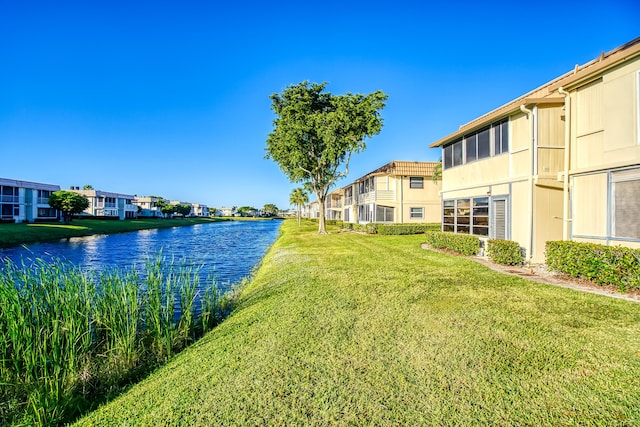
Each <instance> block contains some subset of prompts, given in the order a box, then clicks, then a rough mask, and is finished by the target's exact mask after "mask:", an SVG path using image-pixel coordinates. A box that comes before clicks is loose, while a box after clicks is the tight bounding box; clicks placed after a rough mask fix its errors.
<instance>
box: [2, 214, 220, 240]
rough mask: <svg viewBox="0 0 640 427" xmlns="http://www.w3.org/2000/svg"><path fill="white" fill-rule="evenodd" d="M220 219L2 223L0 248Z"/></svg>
mask: <svg viewBox="0 0 640 427" xmlns="http://www.w3.org/2000/svg"><path fill="white" fill-rule="evenodd" d="M211 221H220V219H210V218H177V219H155V218H153V219H127V220H124V221H114V220H111V221H110V220H97V219H76V220H73V221H72V222H71V224H63V223H59V222H55V223H37V224H7V223H3V224H0V247H9V246H16V245H21V244H24V243H33V242H43V241H50V240H57V239H64V238H67V237H78V236H88V235H91V234H110V233H121V232H126V231H136V230H144V229H148V228H170V227H180V226H184V225H193V224H201V223H205V222H211Z"/></svg>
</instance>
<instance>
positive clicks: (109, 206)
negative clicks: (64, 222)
mask: <svg viewBox="0 0 640 427" xmlns="http://www.w3.org/2000/svg"><path fill="white" fill-rule="evenodd" d="M70 191H73V192H74V193H78V194H81V195H83V196H85V197H86V198H87V199H89V206H88V207H87V208H86V209H85V210H84V211H83V212H82V213H81V214H80V216H85V217H86V216H95V217H106V218H109V217H111V218H118V219H121V220H122V219H130V218H137V216H138V206H137V205H134V204H133V200H134V199H135V196H133V195H129V194H120V193H110V192H107V191H101V190H80V189H79V187H72V188H71V189H70Z"/></svg>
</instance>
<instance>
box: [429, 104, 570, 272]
mask: <svg viewBox="0 0 640 427" xmlns="http://www.w3.org/2000/svg"><path fill="white" fill-rule="evenodd" d="M530 109H531V111H532V113H531V114H529V115H526V114H524V113H521V112H516V113H514V114H512V115H511V116H510V117H509V151H508V153H502V154H497V155H494V156H492V157H487V158H484V159H481V160H475V161H472V162H469V163H466V164H462V165H459V166H454V167H451V168H448V169H445V170H444V171H443V190H442V199H443V200H460V199H462V200H466V199H475V198H481V199H482V200H486V199H485V198H488V202H489V230H488V234H487V235H478V234H476V233H473V232H472V233H471V234H476V235H478V237H480V238H481V239H483V240H486V239H489V238H505V239H508V240H514V241H516V242H518V243H519V244H520V246H521V247H522V248H524V249H525V252H526V256H527V258H529V259H531V261H532V262H544V248H545V243H546V241H547V240H559V239H561V238H562V224H563V222H562V219H561V218H562V213H563V212H562V210H563V204H562V182H561V181H558V180H557V176H558V172H559V171H561V170H562V167H563V165H564V163H563V162H564V121H563V119H562V118H563V113H562V106H561V105H559V104H554V105H550V106H547V105H541V106H534V107H531V108H530ZM532 140H534V141H535V143H533V142H532ZM532 144H535V145H534V148H535V151H534V152H532V150H531V147H532ZM532 153H533V154H535V155H532ZM497 203H504V210H505V212H504V213H505V216H504V222H505V223H504V224H503V225H502V227H500V228H504V235H503V236H499V235H498V231H497V229H498V227H497V223H496V221H498V219H497V218H496V214H497ZM443 222H444V221H443ZM443 230H445V231H448V230H446V227H445V226H444V224H443ZM481 230H482V229H481Z"/></svg>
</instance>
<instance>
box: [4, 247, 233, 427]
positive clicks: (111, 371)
mask: <svg viewBox="0 0 640 427" xmlns="http://www.w3.org/2000/svg"><path fill="white" fill-rule="evenodd" d="M207 282H208V283H206V284H205V286H201V284H200V269H199V268H197V267H193V266H188V265H187V264H186V263H177V262H175V260H173V259H171V260H170V261H167V260H166V259H165V258H164V257H163V256H162V254H160V255H158V256H157V257H156V258H154V259H150V260H148V262H147V263H146V264H145V265H144V266H143V267H142V269H141V270H137V269H135V268H130V269H111V270H107V271H101V272H87V271H83V270H81V269H80V268H79V267H77V266H74V265H72V264H70V263H65V262H62V261H59V260H55V261H53V262H49V261H44V260H42V259H35V260H33V261H29V262H28V263H27V262H25V261H23V262H21V263H14V262H11V261H6V262H5V263H4V264H3V265H2V266H1V267H0V308H1V309H0V425H11V424H26V425H58V424H61V423H64V422H67V421H69V420H72V419H73V418H74V417H76V416H77V415H78V414H79V413H82V412H83V411H86V410H88V409H90V408H91V407H93V406H95V405H96V404H98V403H100V402H101V401H103V400H104V399H105V398H107V397H108V396H109V395H111V394H113V392H114V390H115V391H117V390H118V389H119V388H120V387H122V386H124V385H126V384H128V383H130V382H131V381H132V380H135V379H136V378H139V377H140V376H141V375H144V374H145V373H147V372H149V371H150V370H151V369H153V368H154V367H156V366H158V365H159V364H161V363H163V362H165V361H166V360H167V359H169V358H170V357H171V356H172V355H173V354H175V352H177V351H179V350H181V349H182V348H184V347H185V346H187V345H188V344H189V343H190V342H192V341H193V340H195V339H197V338H198V337H199V336H201V335H202V334H204V333H205V332H207V331H208V330H210V329H211V328H213V327H214V326H215V325H216V323H217V322H218V321H219V320H220V319H221V317H222V315H223V312H224V311H226V309H225V306H226V305H227V304H228V303H227V302H225V298H220V297H219V295H218V290H217V284H216V283H215V280H213V279H212V278H210V279H208V280H207Z"/></svg>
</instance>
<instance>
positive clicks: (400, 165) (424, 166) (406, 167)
mask: <svg viewBox="0 0 640 427" xmlns="http://www.w3.org/2000/svg"><path fill="white" fill-rule="evenodd" d="M438 163H439V162H412V161H402V160H394V161H392V162H389V163H387V164H386V165H384V166H381V167H379V168H378V169H376V170H374V171H372V172H369V173H368V174H366V175H365V176H363V177H362V178H360V179H358V180H357V181H360V180H361V179H363V178H365V177H368V176H371V175H382V174H384V175H398V176H401V175H402V176H433V170H434V168H435V167H436V165H437V164H438Z"/></svg>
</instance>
